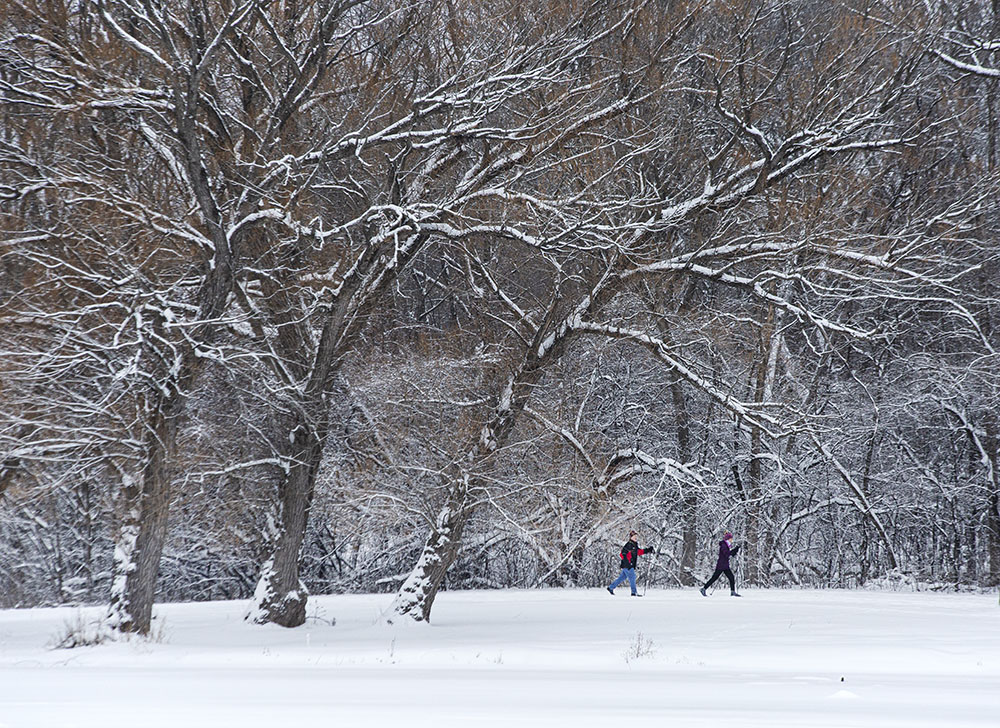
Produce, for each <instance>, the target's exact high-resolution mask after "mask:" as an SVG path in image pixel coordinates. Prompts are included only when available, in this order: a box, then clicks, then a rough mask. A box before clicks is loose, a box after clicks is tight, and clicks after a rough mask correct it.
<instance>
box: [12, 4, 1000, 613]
mask: <svg viewBox="0 0 1000 728" xmlns="http://www.w3.org/2000/svg"><path fill="white" fill-rule="evenodd" d="M998 83H1000V3H998V2H997V0H968V1H959V2H945V1H944V0H926V1H924V2H911V1H908V0H906V1H904V0H882V1H877V0H845V1H844V2H830V1H829V0H798V1H793V0H690V1H688V0H676V1H671V0H620V1H619V0H604V1H590V2H585V1H576V0H555V1H552V2H548V1H545V2H543V1H541V0H517V1H516V2H507V1H506V0H469V1H467V2H466V1H463V0H414V1H413V2H389V1H384V0H382V1H371V2H369V1H364V0H343V1H341V0H298V1H297V0H219V1H218V2H207V1H206V0H185V1H184V2H172V1H166V0H5V2H4V3H3V7H2V9H0V326H2V337H0V607H13V606H31V605H45V604H82V603H88V604H89V603H102V602H103V603H107V604H109V605H110V606H109V609H108V617H107V620H108V624H109V625H110V626H112V627H114V628H115V629H119V630H123V631H137V632H148V631H149V629H150V619H151V610H152V605H153V602H154V600H206V599H248V600H249V603H250V605H251V606H250V609H249V610H248V617H249V618H251V619H253V620H254V621H257V622H260V623H267V622H274V623H277V624H282V625H285V626H296V625H298V624H301V623H302V621H303V620H304V619H305V608H306V603H307V600H308V594H309V593H310V592H313V593H336V592H345V591H386V592H395V593H396V597H395V599H394V600H393V602H392V606H391V607H390V609H389V610H388V612H387V613H386V616H385V618H386V619H387V620H389V621H396V620H400V619H403V620H416V621H425V620H428V619H429V618H430V614H431V608H432V605H433V601H434V596H435V594H436V593H437V591H438V590H439V589H440V588H463V587H479V588H483V587H485V588H504V587H515V586H516V587H536V586H573V585H576V586H593V585H597V584H603V583H606V582H607V581H609V580H610V578H611V576H612V575H613V573H614V572H615V571H616V570H617V561H618V560H617V553H618V548H619V546H620V544H621V542H622V541H623V540H624V534H625V533H627V531H628V529H629V528H636V529H637V530H638V531H639V532H640V534H641V537H640V538H641V541H642V542H643V543H642V544H641V545H643V546H646V545H649V546H651V547H653V548H655V549H656V550H657V554H656V555H655V556H654V557H651V558H649V559H648V560H647V561H646V562H645V564H644V566H643V570H644V572H645V573H644V576H645V578H647V579H649V580H650V581H651V582H653V583H656V584H659V585H661V586H669V585H677V586H691V585H693V584H695V583H697V582H698V581H699V580H700V579H701V578H703V577H704V575H706V573H707V571H708V570H709V569H710V568H711V566H712V564H713V563H714V551H715V544H716V542H717V540H718V538H719V536H720V534H721V532H722V531H723V530H725V529H728V530H732V531H734V532H736V533H737V534H738V535H739V540H741V541H742V542H743V543H744V549H743V551H742V552H741V555H740V557H739V558H740V562H741V569H742V573H741V580H742V582H743V583H746V584H751V585H761V586H771V585H789V584H810V585H820V586H840V587H854V586H861V585H865V584H869V583H872V582H886V581H889V582H892V581H900V580H915V581H919V582H921V583H926V584H932V585H936V586H939V587H948V588H971V587H982V586H993V585H997V584H1000V462H998V461H1000V437H998V434H1000V356H998V353H997V347H998V346H1000V286H998V281H1000V238H998V232H1000V215H998V213H1000V196H998V192H1000V190H998V183H1000V174H998V162H1000V149H998V136H1000V129H998V124H1000V104H998Z"/></svg>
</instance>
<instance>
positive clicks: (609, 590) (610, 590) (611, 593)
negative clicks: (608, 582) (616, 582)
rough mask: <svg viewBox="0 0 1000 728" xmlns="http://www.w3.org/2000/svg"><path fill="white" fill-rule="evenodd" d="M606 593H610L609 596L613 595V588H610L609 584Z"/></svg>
mask: <svg viewBox="0 0 1000 728" xmlns="http://www.w3.org/2000/svg"><path fill="white" fill-rule="evenodd" d="M608 594H610V595H611V596H614V595H615V590H614V589H612V588H611V587H610V586H609V587H608Z"/></svg>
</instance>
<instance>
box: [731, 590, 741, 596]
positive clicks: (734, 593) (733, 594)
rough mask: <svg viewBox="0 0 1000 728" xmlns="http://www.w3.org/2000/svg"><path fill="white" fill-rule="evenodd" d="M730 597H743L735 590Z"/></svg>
mask: <svg viewBox="0 0 1000 728" xmlns="http://www.w3.org/2000/svg"><path fill="white" fill-rule="evenodd" d="M729 596H731V597H741V596H743V595H742V594H737V593H736V590H735V589H733V590H732V591H731V592H729Z"/></svg>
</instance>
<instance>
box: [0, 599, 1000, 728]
mask: <svg viewBox="0 0 1000 728" xmlns="http://www.w3.org/2000/svg"><path fill="white" fill-rule="evenodd" d="M391 599H392V596H391V595H345V596H329V597H314V598H311V599H310V614H311V615H312V616H311V618H310V620H309V622H308V623H307V624H306V625H305V626H303V627H300V628H298V629H294V630H287V629H283V628H280V627H273V626H270V627H256V626H253V625H249V624H247V623H245V622H244V621H243V620H242V615H243V613H244V611H245V609H246V606H247V605H246V603H245V602H216V603H209V604H164V605H160V606H158V607H157V609H156V614H157V620H156V625H157V626H156V631H157V632H159V633H160V635H161V639H162V641H161V642H158V643H156V642H154V643H150V642H142V641H134V642H130V643H119V644H105V645H102V646H98V647H85V648H77V649H73V650H55V649H50V648H49V647H48V645H49V644H50V643H52V642H53V641H54V639H55V638H56V637H57V636H58V635H60V634H61V633H64V632H65V624H66V623H67V622H72V621H75V620H76V619H77V617H78V616H82V617H84V618H85V619H92V618H96V617H97V616H99V615H100V613H101V610H98V609H86V610H76V609H68V608H63V609H33V610H15V611H0V728H97V727H98V726H99V727H100V728H115V727H116V726H118V725H121V724H124V722H125V721H128V722H129V723H131V724H133V725H137V726H142V727H143V728H160V727H164V728H188V727H202V726H205V727H208V726H212V727H213V728H218V727H223V726H235V727H238V728H254V727H256V726H267V727H268V728H280V727H282V726H303V727H305V728H308V727H310V726H313V725H315V726H326V725H337V726H359V725H362V724H364V725H366V726H400V727H405V728H418V727H420V726H436V727H437V728H444V727H446V726H454V725H459V724H469V725H475V726H505V727H508V726H514V728H526V727H528V726H547V727H548V728H557V727H559V726H564V725H565V726H573V727H574V728H578V727H580V726H608V725H615V724H621V723H622V722H623V721H626V720H628V721H636V723H634V724H635V725H643V726H652V725H656V726H681V727H686V726H709V725H711V726H740V727H741V728H742V727H744V726H767V727H768V728H775V727H782V726H795V727H796V728H801V727H802V726H810V727H811V726H844V727H850V728H867V727H870V726H878V727H879V728H889V727H891V726H907V728H913V727H914V726H934V727H935V728H956V727H959V726H975V727H976V728H983V727H984V726H993V725H998V722H997V721H998V718H997V716H998V715H1000V606H998V602H997V597H996V595H992V596H991V595H969V594H927V593H899V592H894V593H888V592H860V591H859V592H844V591H798V590H795V591H792V590H789V591H784V590H780V591H779V590H774V591H764V590H748V591H746V592H744V598H742V599H734V598H730V597H729V596H728V594H726V593H725V592H724V591H723V590H719V591H717V592H716V593H715V594H714V595H713V596H711V597H709V598H707V599H706V598H703V597H701V596H700V595H699V594H698V592H697V591H696V590H693V589H692V590H686V591H676V590H675V591H650V592H649V593H648V594H647V595H646V596H645V598H642V599H633V598H630V597H629V596H628V590H627V589H625V590H624V591H623V590H619V591H618V593H617V594H616V595H615V596H613V597H612V596H610V595H609V594H607V593H606V592H605V591H604V590H603V589H600V590H599V589H593V590H557V589H553V590H536V591H514V590H511V591H489V592H483V591H468V592H443V593H441V594H440V595H439V596H438V599H437V602H436V603H435V605H434V613H433V620H434V623H433V624H432V625H431V626H405V627H400V628H389V627H385V626H376V625H374V624H373V623H374V621H375V619H376V617H377V616H378V614H379V612H380V610H381V609H383V608H385V607H386V606H388V604H389V602H390V601H391ZM334 618H335V619H336V625H335V626H331V625H330V620H331V619H334ZM654 721H655V722H654Z"/></svg>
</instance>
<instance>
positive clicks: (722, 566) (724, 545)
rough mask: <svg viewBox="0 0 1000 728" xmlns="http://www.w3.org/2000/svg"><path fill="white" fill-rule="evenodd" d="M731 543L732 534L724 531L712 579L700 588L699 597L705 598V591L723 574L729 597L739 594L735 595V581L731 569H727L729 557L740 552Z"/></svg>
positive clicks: (736, 595) (738, 548)
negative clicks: (726, 581) (727, 583)
mask: <svg viewBox="0 0 1000 728" xmlns="http://www.w3.org/2000/svg"><path fill="white" fill-rule="evenodd" d="M732 542H733V534H731V533H730V532H729V531H726V535H725V536H723V537H722V540H721V541H719V560H718V561H717V562H716V564H715V573H714V574H712V578H711V579H709V580H708V581H707V582H705V586H703V587H702V588H701V595H702V596H703V597H707V596H708V594H706V593H705V590H706V589H708V587H710V586H712V584H714V583H715V580H716V579H718V578H719V577H720V576H722V575H723V574H725V575H726V578H727V579H729V596H732V597H738V596H741V595H740V594H737V593H736V579H735V578H734V577H733V572H732V569H730V568H729V557H730V556H736V553H737V552H738V551H739V550H740V547H739V546H731V544H732Z"/></svg>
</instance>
